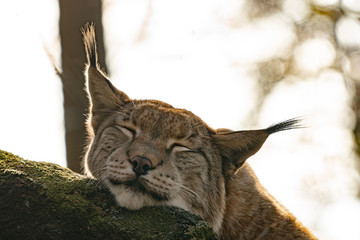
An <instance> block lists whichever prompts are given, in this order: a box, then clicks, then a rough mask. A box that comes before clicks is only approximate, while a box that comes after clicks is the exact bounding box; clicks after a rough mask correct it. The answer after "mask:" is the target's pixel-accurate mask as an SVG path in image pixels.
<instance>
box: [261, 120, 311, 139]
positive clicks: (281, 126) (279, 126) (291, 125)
mask: <svg viewBox="0 0 360 240" xmlns="http://www.w3.org/2000/svg"><path fill="white" fill-rule="evenodd" d="M300 122H301V118H292V119H289V120H286V121H284V122H280V123H276V124H273V125H271V126H270V127H268V128H267V129H265V130H266V132H267V133H268V134H269V135H270V134H273V133H276V132H280V131H286V130H291V129H297V128H303V127H304V126H302V125H301V124H300Z"/></svg>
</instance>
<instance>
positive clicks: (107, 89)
mask: <svg viewBox="0 0 360 240" xmlns="http://www.w3.org/2000/svg"><path fill="white" fill-rule="evenodd" d="M82 34H83V37H84V45H85V51H86V57H87V66H86V70H85V76H86V82H87V91H88V94H89V100H90V117H91V123H92V125H93V127H94V128H96V125H97V123H98V122H99V121H100V120H101V118H102V117H104V116H106V115H108V114H109V112H111V111H114V110H115V109H117V108H119V106H122V105H124V104H125V103H126V102H128V101H130V99H129V97H128V96H127V95H126V94H125V93H123V92H121V91H120V90H118V89H116V88H115V87H114V86H113V85H112V84H111V82H110V81H109V80H108V79H107V78H106V77H105V75H104V74H103V73H102V72H101V71H100V70H99V65H98V56H97V50H96V40H95V28H94V25H93V24H87V25H86V26H85V27H84V28H83V29H82Z"/></svg>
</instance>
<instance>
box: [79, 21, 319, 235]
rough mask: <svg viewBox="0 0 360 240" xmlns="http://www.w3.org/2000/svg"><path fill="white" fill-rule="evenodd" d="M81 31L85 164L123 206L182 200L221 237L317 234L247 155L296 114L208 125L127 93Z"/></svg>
mask: <svg viewBox="0 0 360 240" xmlns="http://www.w3.org/2000/svg"><path fill="white" fill-rule="evenodd" d="M83 35H84V43H85V48H86V53H87V58H88V64H87V67H86V71H85V74H86V79H87V90H88V94H89V99H90V110H89V119H88V123H87V127H88V131H89V135H90V141H89V145H88V148H87V153H86V156H85V161H84V168H85V171H86V173H87V174H88V175H89V176H92V177H95V178H97V179H99V180H101V181H103V182H104V183H105V184H106V185H107V186H108V187H109V189H110V190H111V192H112V193H113V194H114V196H115V198H116V200H117V202H118V204H119V205H120V206H122V207H125V208H128V209H133V210H136V209H140V208H141V207H144V206H155V205H170V206H176V207H180V208H183V209H185V210H188V211H190V212H192V213H194V214H197V215H199V216H201V217H202V218H203V219H204V220H206V221H207V222H208V223H209V224H210V225H211V226H212V227H213V228H214V230H215V231H216V232H217V233H218V235H219V237H220V239H315V238H314V237H313V236H312V235H311V233H310V232H309V231H308V230H307V229H306V228H305V227H304V226H303V225H302V224H301V223H300V222H299V221H297V220H296V218H295V217H294V216H293V215H291V214H290V213H289V212H288V211H287V210H286V209H285V208H284V207H282V206H281V205H280V204H279V203H278V202H277V201H276V200H275V199H274V198H273V197H272V196H271V195H270V194H269V193H267V191H266V190H265V189H264V188H263V187H262V186H261V184H260V183H259V181H258V179H257V178H256V176H255V175H254V173H253V171H252V170H251V168H250V167H249V166H248V164H247V163H245V161H246V159H247V158H248V157H250V156H251V155H253V154H255V153H256V152H257V151H258V150H259V149H260V147H261V146H262V145H263V143H264V142H265V140H266V138H267V137H268V136H269V135H270V134H272V133H275V132H278V131H282V130H287V129H292V128H295V127H296V126H297V120H295V119H292V120H288V121H285V122H282V123H279V124H276V125H273V126H271V127H269V128H267V129H262V130H252V131H230V130H226V129H220V130H213V129H211V128H210V127H209V126H207V124H205V123H204V122H203V121H202V120H201V119H200V118H199V117H197V116H196V115H194V114H193V113H191V112H190V111H187V110H184V109H177V108H174V107H172V106H171V105H169V104H166V103H163V102H160V101H156V100H133V99H130V98H129V97H128V96H127V95H126V94H125V93H123V92H122V91H120V90H118V89H116V88H115V87H114V86H113V85H112V84H111V83H110V81H109V80H108V79H107V78H106V76H105V75H104V74H103V73H102V72H101V71H100V70H99V66H98V63H97V52H96V42H95V32H94V27H93V26H91V25H90V26H88V27H86V29H84V31H83Z"/></svg>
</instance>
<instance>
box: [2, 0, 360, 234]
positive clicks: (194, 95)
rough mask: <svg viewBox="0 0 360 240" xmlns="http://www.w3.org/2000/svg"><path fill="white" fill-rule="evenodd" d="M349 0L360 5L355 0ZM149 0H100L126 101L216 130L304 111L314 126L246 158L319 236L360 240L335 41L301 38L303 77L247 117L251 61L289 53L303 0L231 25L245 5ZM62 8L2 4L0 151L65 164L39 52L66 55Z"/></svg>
mask: <svg viewBox="0 0 360 240" xmlns="http://www.w3.org/2000/svg"><path fill="white" fill-rule="evenodd" d="M317 2H320V3H322V4H325V5H326V4H328V3H329V1H325V0H317ZM331 2H337V1H331ZM342 2H343V4H345V5H346V6H347V7H348V8H351V9H355V10H356V9H358V10H359V9H360V6H359V5H360V4H358V3H356V0H343V1H342ZM151 3H152V4H151V7H149V1H148V0H139V1H132V0H127V1H124V0H123V1H115V0H106V1H104V6H105V7H104V19H103V21H104V26H105V41H106V47H107V63H108V68H109V73H110V75H111V79H112V81H113V83H114V84H115V85H116V86H117V87H118V88H119V89H121V90H123V91H125V92H126V93H127V94H128V95H129V96H130V97H133V98H140V99H144V98H153V99H159V100H162V101H165V102H168V103H170V104H172V105H174V106H175V107H180V108H187V109H189V110H191V111H193V112H194V113H195V114H197V115H199V116H200V117H201V118H202V119H203V120H204V121H205V122H207V123H208V124H209V125H210V126H212V127H214V128H218V127H225V128H232V129H244V128H250V127H251V128H253V127H267V126H269V125H270V124H272V123H274V122H278V121H281V120H285V119H288V118H292V117H297V116H304V117H305V118H306V125H308V126H309V128H306V129H301V130H296V131H292V132H285V133H281V134H277V135H274V136H271V137H270V138H269V139H268V141H267V143H266V144H265V145H264V147H263V148H262V150H260V152H259V153H258V154H257V155H255V156H254V157H252V158H251V159H249V162H250V164H251V165H252V166H253V167H254V169H255V172H256V174H257V175H258V176H259V178H260V180H261V182H262V183H263V185H265V187H266V188H267V189H268V190H269V191H270V192H271V193H272V194H273V195H274V196H275V197H276V198H277V199H279V200H280V202H281V203H283V204H284V205H285V206H286V207H288V208H289V209H290V211H291V212H293V213H294V214H295V215H296V216H297V217H299V218H300V220H301V221H303V222H304V223H305V224H306V225H308V226H309V227H310V228H311V229H313V230H314V231H315V233H316V234H317V235H318V236H319V237H320V239H329V240H332V239H334V240H335V239H360V230H359V228H358V223H359V222H360V214H359V213H360V203H359V200H358V199H356V193H357V192H356V187H358V185H357V184H358V183H359V176H358V174H357V172H356V171H355V167H354V166H355V161H356V159H357V158H356V156H355V154H354V152H353V149H354V143H353V136H352V135H351V129H352V128H353V127H354V114H353V112H352V111H351V103H352V97H353V93H352V92H351V89H349V88H347V87H346V86H345V84H344V82H345V81H344V79H343V76H342V74H340V73H339V72H337V71H335V70H331V69H330V68H328V67H329V66H330V65H331V64H332V63H333V62H334V61H335V57H336V55H335V54H336V53H335V49H334V47H333V45H332V43H331V42H329V41H328V40H327V39H326V38H313V39H308V40H307V41H304V42H303V43H302V44H301V45H300V46H299V47H298V48H297V49H296V51H295V56H296V58H295V62H296V63H297V64H298V66H299V71H301V72H303V73H306V74H303V75H302V76H298V77H295V76H292V77H288V78H287V79H285V80H283V81H282V82H281V83H280V84H278V85H277V86H276V88H275V89H274V90H273V91H272V92H271V94H270V95H269V97H268V98H267V99H266V101H265V102H264V107H263V109H262V110H261V111H260V113H259V115H258V119H259V121H258V122H255V123H254V122H252V121H250V120H251V114H252V113H253V110H254V107H255V105H256V102H257V100H258V98H259V96H258V95H257V94H258V93H257V91H256V89H257V88H258V87H259V85H258V83H257V81H255V77H256V76H257V75H256V72H254V66H253V65H252V63H253V62H254V61H259V59H261V60H263V61H266V60H269V59H270V58H272V57H274V56H277V57H281V56H285V55H286V54H289V52H288V49H289V48H288V45H290V44H291V43H292V41H293V40H294V39H295V38H294V32H293V30H294V29H293V26H292V25H291V24H290V22H291V21H290V19H294V20H296V21H301V20H302V19H304V18H305V17H306V16H307V14H308V9H307V7H306V4H304V1H302V0H286V1H285V3H284V8H285V13H286V14H281V15H280V14H278V15H274V16H269V17H267V18H265V19H262V20H258V21H255V22H253V23H247V22H244V23H243V24H238V25H237V26H236V28H234V27H231V26H230V25H231V24H229V23H230V22H231V21H230V20H233V19H235V18H237V20H238V21H239V22H242V21H245V20H244V19H242V18H241V17H239V16H238V14H237V13H238V12H239V11H240V10H241V9H242V7H243V3H244V1H240V0H231V1H227V3H226V4H224V2H223V1H221V0H212V1H209V0H206V1H205V0H199V1H196V2H194V1H190V0H182V1H171V2H170V1H166V0H153V1H151ZM3 6H4V5H3ZM17 6H22V7H21V8H19V7H17ZM189 6H191V7H189ZM31 9H33V10H31ZM40 9H41V10H40ZM45 9H46V10H45ZM34 12H36V14H34ZM58 16H59V12H58V5H57V1H55V0H52V1H50V0H37V1H26V0H23V1H20V0H17V1H16V0H14V1H8V2H7V6H6V7H2V8H0V20H1V21H0V27H1V29H2V32H3V33H4V34H3V36H2V38H1V39H0V43H1V44H0V52H1V53H2V54H1V55H2V56H1V58H0V69H1V70H2V80H1V81H0V109H1V110H2V114H1V115H0V116H1V117H0V149H3V150H6V151H10V152H13V153H15V154H17V155H19V156H21V157H24V158H26V159H31V160H37V161H49V162H54V163H57V164H60V165H63V166H66V161H65V144H64V135H63V110H62V88H61V82H60V79H59V78H58V77H57V76H56V75H55V74H54V70H53V68H52V65H51V63H50V61H49V59H48V56H47V54H46V52H45V51H44V49H45V48H48V49H49V50H50V52H51V53H52V54H53V55H54V58H55V61H58V60H59V54H60V43H59V37H58V35H57V34H58ZM147 16H150V18H149V19H150V20H149V21H148V22H145V24H144V19H146V17H147ZM142 29H144V31H142ZM336 31H337V32H339V33H341V34H339V41H341V43H342V44H345V45H348V46H358V45H359V44H360V25H359V22H358V21H355V20H354V19H353V18H343V19H341V21H340V22H339V24H338V25H337V26H336ZM287 44H288V45H287ZM314 72H319V73H318V74H313V73H314ZM344 219H348V221H346V220H344Z"/></svg>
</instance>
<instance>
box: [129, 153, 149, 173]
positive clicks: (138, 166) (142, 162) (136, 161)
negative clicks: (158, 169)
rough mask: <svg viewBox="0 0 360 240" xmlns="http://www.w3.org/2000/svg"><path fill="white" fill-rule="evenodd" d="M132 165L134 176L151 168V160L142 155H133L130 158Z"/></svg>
mask: <svg viewBox="0 0 360 240" xmlns="http://www.w3.org/2000/svg"><path fill="white" fill-rule="evenodd" d="M131 163H132V165H133V171H134V172H135V173H136V176H140V175H145V174H146V173H147V171H148V170H149V169H150V168H152V163H151V161H150V160H149V159H148V158H146V157H142V156H135V157H133V158H132V159H131Z"/></svg>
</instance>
